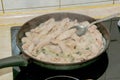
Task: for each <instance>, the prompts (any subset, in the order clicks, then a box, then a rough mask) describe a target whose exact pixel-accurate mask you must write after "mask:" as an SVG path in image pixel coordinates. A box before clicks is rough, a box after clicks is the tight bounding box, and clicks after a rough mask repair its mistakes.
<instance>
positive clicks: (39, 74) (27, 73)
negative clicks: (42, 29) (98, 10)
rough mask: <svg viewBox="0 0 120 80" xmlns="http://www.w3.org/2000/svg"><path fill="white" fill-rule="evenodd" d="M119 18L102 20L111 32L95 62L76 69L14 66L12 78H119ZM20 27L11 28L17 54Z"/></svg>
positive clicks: (26, 79)
mask: <svg viewBox="0 0 120 80" xmlns="http://www.w3.org/2000/svg"><path fill="white" fill-rule="evenodd" d="M119 19H120V18H114V19H111V20H108V21H105V22H103V25H105V26H106V27H107V28H108V29H109V31H110V34H111V42H110V46H109V48H108V49H107V50H106V52H105V53H103V54H102V55H101V57H100V59H98V60H97V61H96V62H94V63H92V64H90V65H88V66H86V67H83V68H80V69H76V70H65V71H61V70H50V69H46V68H43V67H40V66H38V65H36V64H34V63H31V64H29V65H28V66H27V67H14V68H13V73H14V80H45V78H48V77H52V76H57V75H64V76H71V77H75V78H78V80H83V79H97V80H120V76H119V73H120V62H119V61H120V32H119V30H118V27H117V22H118V20H119ZM19 29H20V27H19V26H15V27H12V28H11V37H12V38H11V39H12V40H11V41H12V53H13V55H19V54H20V50H19V49H18V47H17V46H16V34H17V32H18V30H19Z"/></svg>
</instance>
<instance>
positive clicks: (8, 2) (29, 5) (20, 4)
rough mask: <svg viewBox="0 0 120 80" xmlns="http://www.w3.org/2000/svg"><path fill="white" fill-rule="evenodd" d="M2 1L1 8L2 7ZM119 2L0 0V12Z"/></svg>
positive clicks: (100, 0)
mask: <svg viewBox="0 0 120 80" xmlns="http://www.w3.org/2000/svg"><path fill="white" fill-rule="evenodd" d="M2 2H3V8H2ZM113 3H120V0H1V3H0V12H6V11H12V10H23V9H24V10H26V9H43V8H50V7H57V8H60V7H64V6H75V5H80V6H84V5H97V4H113Z"/></svg>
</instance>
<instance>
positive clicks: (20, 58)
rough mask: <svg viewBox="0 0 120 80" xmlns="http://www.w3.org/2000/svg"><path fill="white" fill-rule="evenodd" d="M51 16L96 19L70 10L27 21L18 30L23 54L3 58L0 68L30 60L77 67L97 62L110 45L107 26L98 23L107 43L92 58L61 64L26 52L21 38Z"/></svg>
mask: <svg viewBox="0 0 120 80" xmlns="http://www.w3.org/2000/svg"><path fill="white" fill-rule="evenodd" d="M50 18H54V19H55V20H56V21H60V20H62V19H64V18H70V19H71V20H75V19H77V20H78V22H82V21H89V22H93V21H95V19H94V18H92V17H89V16H86V15H83V14H77V13H69V12H59V13H49V14H45V15H42V16H38V17H35V18H33V19H32V20H30V21H28V22H26V23H25V24H24V25H23V26H21V29H20V30H19V31H18V34H17V39H16V42H17V46H18V48H19V49H20V51H21V52H22V54H20V55H16V56H11V57H8V58H4V59H1V60H0V68H4V67H10V66H27V65H28V64H29V63H30V62H33V63H36V64H38V65H39V66H42V67H46V68H49V69H56V70H71V69H77V68H81V67H84V66H87V65H89V64H91V63H93V62H95V61H96V60H97V59H99V57H100V55H101V54H103V53H104V51H105V50H106V49H107V48H108V45H109V43H110V34H109V32H108V30H107V28H106V27H104V26H103V25H102V24H101V23H98V24H96V25H97V27H98V30H99V31H100V32H101V34H102V36H103V37H104V38H105V41H106V44H105V45H104V46H105V47H104V49H103V50H102V51H101V52H100V53H99V54H98V55H97V56H95V57H93V58H92V59H89V60H85V61H82V62H76V63H67V64H65V63H64V64H62V63H61V64H59V63H50V62H44V61H41V60H38V59H37V58H35V57H33V56H31V55H29V54H27V53H25V52H24V51H23V49H22V45H23V44H22V42H21V39H22V38H23V37H25V32H28V31H30V30H31V29H33V28H36V27H38V25H40V24H41V23H43V22H45V21H47V20H48V19H50Z"/></svg>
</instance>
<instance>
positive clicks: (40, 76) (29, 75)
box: [15, 53, 108, 80]
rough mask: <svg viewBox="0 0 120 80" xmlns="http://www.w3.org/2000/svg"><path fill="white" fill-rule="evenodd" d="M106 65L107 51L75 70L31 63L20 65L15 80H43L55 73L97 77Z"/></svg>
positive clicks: (76, 76)
mask: <svg viewBox="0 0 120 80" xmlns="http://www.w3.org/2000/svg"><path fill="white" fill-rule="evenodd" d="M107 66H108V58H107V53H103V54H102V55H101V56H100V58H99V59H98V60H97V61H96V62H94V63H92V64H90V65H88V66H86V67H83V68H79V69H75V70H51V69H46V68H44V67H40V66H39V65H36V64H34V63H31V64H29V65H28V66H27V67H21V71H20V72H19V73H18V75H17V76H16V78H15V80H23V79H24V80H45V79H46V78H48V77H53V76H57V75H64V76H71V77H75V78H78V79H89V78H90V79H98V78H99V77H100V76H101V75H102V74H103V73H104V72H105V70H106V68H107ZM48 80H49V79H48ZM76 80H77V79H76Z"/></svg>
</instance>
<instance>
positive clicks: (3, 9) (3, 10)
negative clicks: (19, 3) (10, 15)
mask: <svg viewBox="0 0 120 80" xmlns="http://www.w3.org/2000/svg"><path fill="white" fill-rule="evenodd" d="M1 7H2V12H3V14H5V8H4V3H3V0H1Z"/></svg>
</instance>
